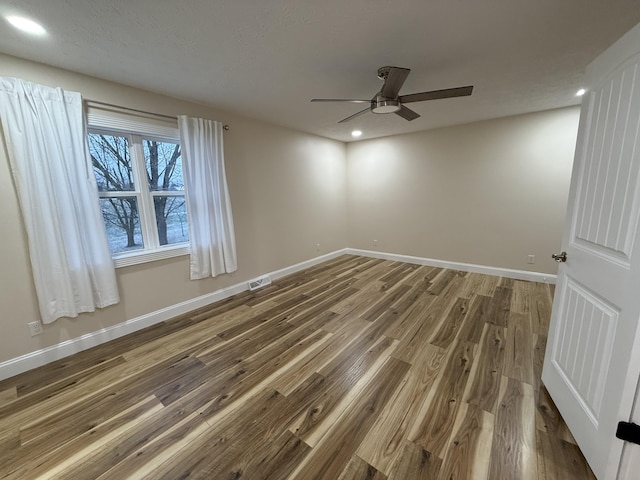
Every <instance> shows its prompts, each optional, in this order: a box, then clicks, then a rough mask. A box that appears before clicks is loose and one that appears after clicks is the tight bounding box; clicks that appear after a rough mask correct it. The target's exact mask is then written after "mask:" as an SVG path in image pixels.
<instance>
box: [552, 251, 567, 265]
mask: <svg viewBox="0 0 640 480" xmlns="http://www.w3.org/2000/svg"><path fill="white" fill-rule="evenodd" d="M551 258H553V259H554V260H555V261H556V262H558V263H561V262H566V261H567V252H562V253H554V254H552V255H551Z"/></svg>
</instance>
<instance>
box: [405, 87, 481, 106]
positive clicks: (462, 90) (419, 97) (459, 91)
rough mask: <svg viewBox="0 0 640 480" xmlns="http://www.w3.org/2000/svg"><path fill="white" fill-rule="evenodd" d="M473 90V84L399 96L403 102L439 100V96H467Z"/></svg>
mask: <svg viewBox="0 0 640 480" xmlns="http://www.w3.org/2000/svg"><path fill="white" fill-rule="evenodd" d="M471 92H473V85H470V86H468V87H457V88H445V89H444V90H432V91H431V92H421V93H410V94H409V95H402V96H400V97H399V98H398V100H400V102H402V103H411V102H424V101H425V100H438V99H439V98H453V97H467V96H469V95H471Z"/></svg>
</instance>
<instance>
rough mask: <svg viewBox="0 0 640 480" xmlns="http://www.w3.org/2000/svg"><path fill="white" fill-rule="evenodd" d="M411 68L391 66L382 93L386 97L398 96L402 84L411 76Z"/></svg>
mask: <svg viewBox="0 0 640 480" xmlns="http://www.w3.org/2000/svg"><path fill="white" fill-rule="evenodd" d="M410 71H411V70H410V69H408V68H399V67H391V69H390V70H389V74H388V75H387V78H386V79H385V81H384V85H383V86H382V90H381V91H380V95H382V96H383V97H386V98H396V97H397V96H398V92H400V88H402V84H403V83H404V81H405V80H406V79H407V77H408V76H409V72H410Z"/></svg>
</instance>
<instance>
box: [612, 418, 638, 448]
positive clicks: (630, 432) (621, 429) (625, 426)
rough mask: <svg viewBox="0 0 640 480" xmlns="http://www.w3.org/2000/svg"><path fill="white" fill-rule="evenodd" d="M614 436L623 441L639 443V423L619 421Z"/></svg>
mask: <svg viewBox="0 0 640 480" xmlns="http://www.w3.org/2000/svg"><path fill="white" fill-rule="evenodd" d="M616 437H618V438H619V439H620V440H624V441H625V442H631V443H635V444H637V445H640V425H636V424H635V423H629V422H619V423H618V430H616Z"/></svg>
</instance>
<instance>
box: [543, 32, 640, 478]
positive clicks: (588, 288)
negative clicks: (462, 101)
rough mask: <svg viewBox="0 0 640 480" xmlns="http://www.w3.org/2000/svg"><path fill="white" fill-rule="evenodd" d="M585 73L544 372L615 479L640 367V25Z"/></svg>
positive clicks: (603, 470)
mask: <svg viewBox="0 0 640 480" xmlns="http://www.w3.org/2000/svg"><path fill="white" fill-rule="evenodd" d="M587 81H588V85H587V87H588V93H587V96H586V97H585V98H584V99H583V104H582V113H581V116H580V128H579V131H578V144H577V149H576V157H575V163H574V167H573V175H572V179H571V189H570V193H569V208H568V212H567V220H566V224H565V234H564V239H563V245H562V249H563V250H564V251H566V254H567V258H566V263H561V264H560V268H559V272H558V282H557V287H556V295H555V300H554V303H553V311H552V316H551V327H550V331H549V343H548V347H547V351H546V354H545V360H544V369H543V373H542V380H543V382H544V384H545V385H546V387H547V389H548V390H549V393H550V394H551V397H552V398H553V400H554V402H555V403H556V405H557V406H558V409H559V410H560V413H561V414H562V417H563V418H564V419H565V421H566V422H567V425H568V426H569V429H570V430H571V432H572V433H573V435H574V437H575V439H576V441H577V443H578V445H579V447H580V449H581V450H582V452H583V453H584V455H585V457H586V459H587V461H588V462H589V464H590V465H591V468H592V469H593V471H594V473H595V475H596V476H597V477H598V479H600V480H604V479H607V480H609V479H615V478H617V472H618V467H619V464H620V456H621V452H622V448H623V444H624V442H622V441H621V440H618V439H617V438H615V432H616V427H617V424H618V422H619V421H621V420H625V421H629V419H630V416H631V408H632V405H633V401H634V394H635V391H636V385H637V383H638V375H639V373H640V336H639V334H640V329H639V328H638V325H639V323H640V235H639V227H640V221H639V220H640V131H639V127H640V25H638V26H636V27H635V28H634V29H632V30H631V31H630V32H629V33H627V34H626V35H625V36H624V37H623V38H621V39H620V40H619V41H618V42H616V43H615V44H614V45H613V46H612V47H611V48H609V49H608V50H607V51H606V52H604V53H603V54H602V55H601V56H600V57H598V58H597V59H596V60H595V61H594V62H593V63H592V64H591V65H590V66H589V68H588V69H587ZM550 174H553V172H550ZM632 447H633V448H640V446H635V445H633V446H632ZM629 448H631V447H629Z"/></svg>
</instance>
